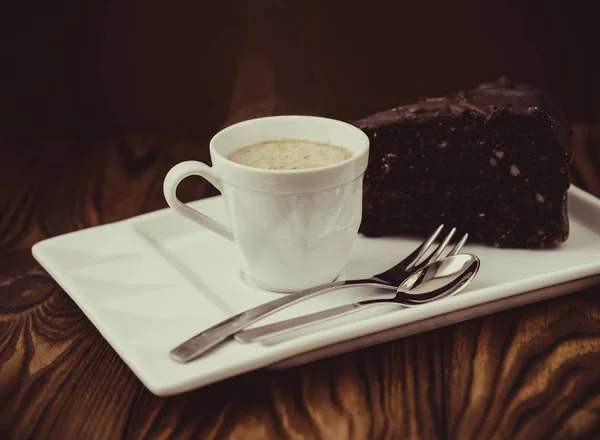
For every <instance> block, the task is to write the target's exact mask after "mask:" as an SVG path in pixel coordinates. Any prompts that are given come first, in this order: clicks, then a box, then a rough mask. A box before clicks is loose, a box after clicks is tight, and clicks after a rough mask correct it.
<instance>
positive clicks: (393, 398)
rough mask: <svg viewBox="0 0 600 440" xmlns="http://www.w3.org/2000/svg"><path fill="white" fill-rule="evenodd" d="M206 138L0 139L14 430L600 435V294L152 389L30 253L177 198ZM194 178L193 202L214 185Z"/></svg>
mask: <svg viewBox="0 0 600 440" xmlns="http://www.w3.org/2000/svg"><path fill="white" fill-rule="evenodd" d="M574 129H575V136H574V151H575V159H576V160H577V162H578V170H577V172H576V173H574V176H573V178H574V181H575V182H576V183H577V184H578V185H580V186H582V187H584V188H586V189H588V190H589V191H590V192H592V193H594V194H596V195H600V142H598V140H600V130H599V129H598V128H597V127H592V126H589V125H585V124H575V125H574ZM206 141H207V139H195V140H183V139H175V138H166V137H161V138H158V137H154V136H143V135H137V136H136V135H125V134H124V135H119V136H112V137H101V136H95V137H94V136H82V135H77V136H75V135H73V136H68V137H64V138H61V139H54V140H43V141H42V140H29V141H27V142H20V143H19V142H13V143H11V142H7V143H5V144H3V145H0V171H1V172H0V438H1V439H48V438H50V439H60V440H68V439H95V438H99V439H100V438H101V439H115V438H126V439H142V438H144V439H145V438H159V439H174V438H177V439H179V438H201V439H210V438H228V439H229V438H230V439H271V438H273V439H287V438H289V439H312V438H328V439H329V438H332V439H346V438H352V439H367V438H394V439H395V438H414V439H430V438H436V439H437V438H451V439H475V438H477V439H491V438H507V439H549V438H557V439H575V438H600V295H599V294H600V287H597V288H593V289H589V290H587V291H583V292H579V293H576V294H571V295H568V296H564V297H560V298H556V299H553V300H549V301H544V302H542V303H537V304H533V305H530V306H527V307H522V308H518V309H515V310H511V311H507V312H503V313H498V314H494V315H491V316H487V317H484V318H480V319H475V320H472V321H468V322H465V323H461V324H458V325H453V326H451V327H447V328H442V329H439V330H436V331H430V332H427V333H424V334H420V335H417V336H413V337H409V338H405V339H401V340H397V341H394V342H390V343H386V344H382V345H377V346H374V347H370V348H367V349H364V350H360V351H356V352H353V353H349V354H345V355H340V356H336V357H334V358H331V359H326V360H322V361H318V362H314V363H311V364H308V365H304V366H301V367H297V368H292V369H289V370H285V371H256V372H253V373H249V374H246V375H244V376H240V377H236V378H233V379H230V380H226V381H224V382H221V383H218V384H214V385H211V386H208V387H205V388H203V389H199V390H197V391H194V392H190V393H186V394H184V395H179V396H175V397H171V398H159V397H156V396H154V395H152V394H151V393H150V392H148V391H147V390H146V389H145V388H144V386H143V385H142V384H141V383H140V382H139V381H138V379H137V378H136V377H135V376H134V375H133V373H132V372H131V371H130V370H129V368H128V367H127V366H126V365H125V364H124V363H123V362H122V361H121V359H120V358H119V357H118V356H117V355H116V353H115V352H114V351H113V350H112V348H111V347H110V346H109V345H108V343H107V342H106V341H105V340H104V339H103V338H102V337H101V336H100V334H99V333H98V331H97V330H96V329H95V327H94V326H93V325H92V324H91V323H90V321H88V319H87V318H86V317H85V316H84V315H83V313H82V312H81V311H80V310H79V309H78V307H77V306H76V305H75V304H74V303H73V301H71V299H70V298H69V297H68V296H67V295H66V294H65V293H64V292H63V291H62V290H61V289H60V287H58V285H57V284H56V283H55V282H54V281H53V280H52V279H51V278H50V277H49V276H48V275H47V274H46V273H45V272H44V271H43V270H42V269H41V267H40V266H39V265H38V264H37V263H36V262H35V261H34V259H33V258H32V256H31V246H32V245H33V244H34V243H35V242H37V241H39V240H41V239H43V238H47V237H51V236H55V235H57V234H62V233H65V232H69V231H73V230H76V229H81V228H85V227H89V226H92V225H97V224H101V223H107V222H112V221H116V220H120V219H124V218H128V217H131V216H134V215H137V214H140V213H143V212H148V211H151V210H155V209H159V208H163V207H165V206H166V204H165V202H164V199H163V196H162V186H161V185H162V179H163V177H164V175H165V173H166V171H167V170H168V169H169V167H171V166H172V165H173V164H175V163H176V162H179V161H181V160H184V159H190V158H193V159H206V158H205V157H204V155H205V154H206V153H205V151H206ZM190 180H192V182H185V183H184V185H183V186H182V188H181V191H180V195H181V197H182V198H183V199H184V200H192V199H197V198H201V197H205V196H208V195H213V194H215V193H214V190H212V189H211V188H210V186H209V185H202V184H201V183H199V182H200V180H196V181H193V179H190ZM599 258H600V255H599Z"/></svg>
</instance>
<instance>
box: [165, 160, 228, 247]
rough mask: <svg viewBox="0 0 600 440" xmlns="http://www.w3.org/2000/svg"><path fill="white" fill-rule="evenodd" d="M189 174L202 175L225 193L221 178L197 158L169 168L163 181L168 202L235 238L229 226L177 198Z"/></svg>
mask: <svg viewBox="0 0 600 440" xmlns="http://www.w3.org/2000/svg"><path fill="white" fill-rule="evenodd" d="M189 176H200V177H203V178H205V179H206V180H208V181H209V182H210V183H211V184H212V185H213V186H214V187H215V188H217V189H218V190H219V191H220V192H221V193H223V184H222V183H221V178H220V177H219V176H218V175H217V174H216V173H215V172H214V171H213V169H212V168H211V167H209V166H208V165H206V164H204V163H202V162H197V161H195V160H188V161H186V162H181V163H178V164H177V165H175V166H174V167H173V168H171V169H170V170H169V172H168V173H167V176H166V177H165V180H164V182H163V193H164V195H165V199H166V200H167V203H168V204H169V206H170V207H171V208H173V210H174V211H175V212H177V213H178V214H181V215H182V216H184V217H186V218H187V219H189V220H192V221H193V222H196V223H198V224H199V225H201V226H204V227H205V228H207V229H210V230H211V231H213V232H216V233H217V234H219V235H221V236H223V237H225V238H226V239H228V240H230V241H234V240H233V235H232V234H231V231H230V230H229V228H228V227H227V226H225V225H224V224H223V223H221V222H218V221H216V220H214V219H212V218H210V217H208V216H207V215H204V214H202V213H201V212H198V211H196V210H195V209H193V208H190V207H189V206H188V205H186V204H185V203H183V202H182V201H181V200H179V199H178V198H177V186H178V185H179V184H180V183H181V181H182V180H183V179H185V178H186V177H189Z"/></svg>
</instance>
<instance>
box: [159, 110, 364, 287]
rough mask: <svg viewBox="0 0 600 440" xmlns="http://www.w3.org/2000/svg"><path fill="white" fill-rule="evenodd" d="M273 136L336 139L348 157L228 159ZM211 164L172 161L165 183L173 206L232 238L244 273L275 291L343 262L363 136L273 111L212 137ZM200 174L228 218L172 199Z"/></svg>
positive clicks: (357, 201)
mask: <svg viewBox="0 0 600 440" xmlns="http://www.w3.org/2000/svg"><path fill="white" fill-rule="evenodd" d="M277 139H306V140H311V141H317V142H321V143H330V144H332V145H339V146H342V147H345V148H347V149H349V150H351V151H352V153H353V155H352V157H351V158H350V159H347V160H345V161H343V162H339V163H335V164H332V165H329V166H326V167H321V168H312V169H302V170H266V169H257V168H251V167H248V166H244V165H240V164H237V163H235V162H232V161H230V160H228V159H227V157H228V156H229V155H230V154H231V153H232V152H233V151H235V150H237V149H238V148H241V147H244V146H247V145H251V144H254V143H256V142H261V141H265V140H277ZM210 155H211V160H212V163H213V166H212V168H211V167H209V166H208V165H206V164H203V163H201V162H195V161H187V162H182V163H180V164H177V165H175V166H174V167H173V168H172V169H171V170H170V171H169V173H168V174H167V176H166V178H165V182H164V194H165V199H166V200H167V203H168V204H169V206H171V207H172V208H173V209H174V210H175V212H178V213H179V214H181V215H183V216H184V217H186V218H187V219H189V220H192V221H194V222H196V223H198V224H199V225H201V226H203V227H204V229H206V228H208V229H210V230H212V231H213V232H215V233H217V234H219V235H222V236H223V237H225V238H227V239H228V240H230V241H232V242H234V243H235V244H236V245H237V246H236V248H237V249H238V251H239V252H238V257H239V260H238V261H239V262H240V264H241V267H242V270H243V272H244V273H245V274H246V275H247V276H248V277H249V278H250V279H252V281H253V283H254V284H255V285H257V286H260V287H262V288H264V289H267V290H271V291H275V292H293V291H297V290H301V289H305V288H308V287H313V286H316V285H320V284H324V283H327V282H330V281H333V280H334V279H335V278H337V277H338V275H339V274H340V272H341V271H342V269H343V268H344V266H345V265H346V263H347V261H348V256H349V255H350V250H351V248H352V244H353V242H354V240H355V238H356V233H357V231H358V227H359V225H360V221H361V217H362V182H363V175H364V172H365V169H366V167H367V162H368V156H369V138H368V137H367V136H366V135H365V134H364V133H363V132H362V131H361V130H359V129H358V128H356V127H354V126H352V125H350V124H347V123H345V122H341V121H337V120H334V119H327V118H321V117H314V116H272V117H266V118H258V119H251V120H248V121H244V122H240V123H238V124H234V125H232V126H229V127H227V128H225V129H224V130H222V131H220V132H219V133H217V134H216V135H215V136H214V137H213V138H212V140H211V142H210ZM192 175H198V176H201V177H204V178H205V179H207V180H208V181H209V182H210V183H212V184H213V185H214V186H215V187H216V188H217V189H218V190H219V191H220V192H221V193H222V195H223V199H224V200H225V206H226V209H225V212H226V217H227V221H228V223H229V225H224V224H223V223H221V222H219V221H218V220H215V219H212V218H211V217H209V216H205V215H203V214H201V213H198V212H197V211H196V210H194V209H192V208H190V207H189V206H187V205H185V204H183V203H182V202H180V201H179V200H178V199H177V196H176V189H177V185H178V184H179V183H180V182H181V181H182V180H183V179H184V178H186V177H188V176H192Z"/></svg>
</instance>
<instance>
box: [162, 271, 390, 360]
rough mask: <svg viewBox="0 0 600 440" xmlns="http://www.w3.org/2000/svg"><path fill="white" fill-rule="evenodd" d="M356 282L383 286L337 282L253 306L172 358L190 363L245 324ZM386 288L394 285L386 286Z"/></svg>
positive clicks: (176, 350) (192, 340)
mask: <svg viewBox="0 0 600 440" xmlns="http://www.w3.org/2000/svg"><path fill="white" fill-rule="evenodd" d="M356 285H363V286H382V283H381V282H379V281H376V280H374V279H362V280H346V281H334V282H331V283H327V284H323V285H320V286H316V287H312V288H310V289H305V290H301V291H300V292H296V293H293V294H290V295H286V296H284V297H282V298H278V299H275V300H273V301H269V302H268V303H265V304H262V305H260V306H258V307H254V308H252V309H250V310H246V311H245V312H242V313H239V314H237V315H235V316H232V317H231V318H229V319H226V320H225V321H223V322H220V323H219V324H216V325H215V326H213V327H210V328H209V329H207V330H204V331H203V332H201V333H199V334H197V335H196V336H193V337H192V338H190V339H188V340H187V341H185V342H184V343H183V344H181V345H179V346H177V347H175V348H174V349H173V350H171V353H170V354H171V357H172V358H173V359H175V360H176V361H178V362H183V363H185V362H189V361H191V360H193V359H195V358H197V357H199V356H201V355H202V354H204V353H205V352H206V351H208V350H210V349H211V348H213V347H215V346H217V345H219V344H220V343H221V342H223V341H225V340H226V339H228V338H229V337H231V336H233V335H234V334H236V333H237V332H239V331H240V330H242V329H243V328H244V327H247V326H249V325H250V324H253V323H255V322H256V321H259V320H261V319H263V318H265V317H267V316H269V315H270V314H272V313H275V312H277V311H279V310H282V309H284V308H286V307H289V306H292V305H294V304H297V303H299V302H301V301H305V300H307V299H310V298H312V297H314V296H317V295H320V294H322V293H325V292H327V291H329V290H333V289H337V288H340V287H350V286H356ZM387 287H392V286H389V285H387ZM393 288H394V290H395V289H396V288H395V287H393Z"/></svg>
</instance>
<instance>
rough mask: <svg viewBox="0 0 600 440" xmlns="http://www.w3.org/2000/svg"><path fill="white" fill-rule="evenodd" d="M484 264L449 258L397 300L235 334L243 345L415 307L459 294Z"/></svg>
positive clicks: (409, 282)
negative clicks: (383, 308)
mask: <svg viewBox="0 0 600 440" xmlns="http://www.w3.org/2000/svg"><path fill="white" fill-rule="evenodd" d="M480 264H481V263H480V261H479V258H477V257H476V256H475V255H472V254H459V255H454V256H450V257H446V258H443V259H441V260H438V261H436V262H434V263H431V264H429V265H428V266H425V267H423V268H421V269H419V270H418V271H416V272H415V273H413V274H412V275H411V276H409V277H408V278H406V280H404V282H403V283H402V284H401V285H400V286H399V287H398V289H397V290H396V295H395V296H394V297H393V298H381V299H369V300H364V301H359V302H356V303H353V304H348V305H344V306H340V307H335V308H332V309H329V310H324V311H322V312H317V313H312V314H310V315H305V316H301V317H299V318H293V319H288V320H285V321H280V322H276V323H274V324H269V325H264V326H260V327H256V328H253V329H249V330H244V331H240V332H239V333H236V334H235V335H234V338H235V339H236V340H238V341H240V342H257V341H262V340H264V339H266V338H269V337H272V336H279V335H282V334H284V333H287V332H290V331H292V330H297V329H300V328H305V327H308V326H311V325H313V324H317V323H323V322H327V321H329V320H332V319H337V318H339V317H341V316H345V315H348V314H350V313H354V312H356V311H357V310H363V309H364V308H366V307H370V306H375V305H380V304H390V303H396V304H400V305H403V306H406V307H411V306H415V305H419V304H424V303H427V302H431V301H434V300H438V299H440V298H446V297H449V296H452V295H456V294H457V293H458V292H460V291H461V290H462V289H464V288H465V287H466V286H467V285H468V284H469V283H470V282H471V280H472V279H473V278H474V277H475V275H476V274H477V272H478V271H479V266H480Z"/></svg>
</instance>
